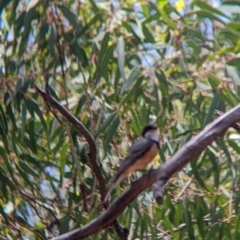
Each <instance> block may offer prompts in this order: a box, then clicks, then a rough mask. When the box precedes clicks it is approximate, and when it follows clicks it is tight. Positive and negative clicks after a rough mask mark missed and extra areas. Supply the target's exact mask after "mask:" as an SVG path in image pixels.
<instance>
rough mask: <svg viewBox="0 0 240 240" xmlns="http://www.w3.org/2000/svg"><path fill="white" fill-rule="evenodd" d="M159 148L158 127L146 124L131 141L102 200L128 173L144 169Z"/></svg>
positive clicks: (106, 198)
mask: <svg viewBox="0 0 240 240" xmlns="http://www.w3.org/2000/svg"><path fill="white" fill-rule="evenodd" d="M159 149H160V144H159V131H158V127H157V125H156V124H153V123H150V124H147V125H146V126H145V127H144V129H143V131H142V134H141V137H140V138H138V139H137V140H136V141H135V142H134V143H133V145H132V146H131V148H130V149H129V152H128V154H127V156H126V157H125V158H124V160H123V161H122V163H121V164H120V166H119V168H118V171H117V173H116V175H115V176H114V177H113V179H112V181H111V182H112V185H111V187H110V189H109V190H108V192H107V194H106V196H105V198H104V201H103V202H104V203H105V202H106V201H107V200H108V197H109V196H110V194H111V192H112V190H113V189H114V187H115V186H116V185H117V184H119V183H120V182H121V181H122V180H123V179H124V178H125V177H127V175H128V174H129V173H131V172H135V171H139V170H142V169H144V168H145V167H146V166H147V165H148V164H149V163H150V162H151V161H152V160H153V159H154V158H155V157H156V155H157V154H158V153H159Z"/></svg>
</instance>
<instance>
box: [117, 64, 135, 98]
mask: <svg viewBox="0 0 240 240" xmlns="http://www.w3.org/2000/svg"><path fill="white" fill-rule="evenodd" d="M139 74H140V68H139V67H134V68H133V70H132V71H131V73H130V76H129V77H128V79H127V80H125V81H124V83H123V86H122V89H121V94H123V93H124V92H125V91H127V90H128V89H129V88H130V87H131V85H132V83H133V82H134V80H136V79H137V77H138V75H139Z"/></svg>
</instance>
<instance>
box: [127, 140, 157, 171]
mask: <svg viewBox="0 0 240 240" xmlns="http://www.w3.org/2000/svg"><path fill="white" fill-rule="evenodd" d="M158 151H159V148H158V145H157V143H153V144H152V146H151V147H150V148H149V150H148V151H146V153H145V154H143V155H142V156H141V157H140V158H138V159H137V160H136V161H135V163H134V164H133V165H132V166H130V167H129V168H128V169H127V172H126V174H128V173H130V172H135V171H138V170H142V169H144V168H145V167H146V166H147V165H148V164H149V163H150V162H151V161H152V160H153V159H154V158H155V157H156V155H157V154H158Z"/></svg>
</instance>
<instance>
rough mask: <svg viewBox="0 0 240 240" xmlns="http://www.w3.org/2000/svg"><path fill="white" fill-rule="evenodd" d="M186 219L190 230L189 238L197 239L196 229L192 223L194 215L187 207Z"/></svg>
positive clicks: (185, 210)
mask: <svg viewBox="0 0 240 240" xmlns="http://www.w3.org/2000/svg"><path fill="white" fill-rule="evenodd" d="M184 219H185V222H186V226H187V230H188V239H195V236H194V229H193V224H192V217H191V214H190V212H189V211H188V210H187V209H184Z"/></svg>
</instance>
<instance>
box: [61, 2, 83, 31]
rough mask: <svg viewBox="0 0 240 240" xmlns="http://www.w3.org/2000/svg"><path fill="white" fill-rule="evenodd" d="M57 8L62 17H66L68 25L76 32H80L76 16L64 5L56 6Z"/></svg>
mask: <svg viewBox="0 0 240 240" xmlns="http://www.w3.org/2000/svg"><path fill="white" fill-rule="evenodd" d="M58 8H59V9H60V10H61V11H62V13H63V15H64V16H65V17H66V19H67V20H68V21H69V23H70V24H71V25H72V27H73V28H74V29H75V30H76V31H80V30H81V29H79V24H78V22H77V18H76V16H75V15H74V14H73V13H72V11H70V10H69V8H68V7H67V6H66V5H58Z"/></svg>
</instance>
